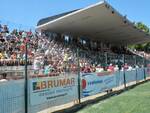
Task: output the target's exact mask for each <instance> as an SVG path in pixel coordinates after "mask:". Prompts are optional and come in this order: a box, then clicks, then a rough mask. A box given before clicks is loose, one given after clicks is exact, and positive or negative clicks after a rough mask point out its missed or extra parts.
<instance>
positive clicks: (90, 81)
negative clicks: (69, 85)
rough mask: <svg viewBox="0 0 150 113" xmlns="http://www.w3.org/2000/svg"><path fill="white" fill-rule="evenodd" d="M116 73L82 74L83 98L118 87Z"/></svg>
mask: <svg viewBox="0 0 150 113" xmlns="http://www.w3.org/2000/svg"><path fill="white" fill-rule="evenodd" d="M116 85H117V82H116V75H115V73H82V97H86V96H90V95H95V94H97V93H99V92H102V91H104V90H107V89H111V88H113V87H116Z"/></svg>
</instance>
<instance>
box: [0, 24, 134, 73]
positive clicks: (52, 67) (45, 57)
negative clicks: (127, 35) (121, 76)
mask: <svg viewBox="0 0 150 113" xmlns="http://www.w3.org/2000/svg"><path fill="white" fill-rule="evenodd" d="M26 43H27V47H28V50H27V52H28V65H32V70H34V75H35V76H37V75H39V76H58V75H61V74H62V75H63V74H66V72H67V73H77V71H78V65H79V66H80V71H81V72H83V73H90V72H103V71H112V72H113V71H117V70H119V69H120V70H121V69H123V68H125V69H130V68H131V66H127V64H126V65H124V66H123V64H122V63H119V64H117V63H118V62H116V64H115V63H114V64H112V63H110V64H109V65H106V64H105V62H104V59H105V58H103V59H102V58H100V55H99V53H100V52H101V51H100V49H98V48H92V47H91V46H86V45H85V44H82V43H80V41H79V40H78V39H74V38H70V39H69V38H68V37H67V38H66V37H65V36H61V35H56V34H52V35H46V34H45V33H38V32H35V33H32V31H31V30H30V31H28V32H27V31H23V30H19V31H18V30H17V29H14V30H13V31H12V32H10V31H9V28H8V27H7V25H0V66H21V65H22V66H23V65H25V48H26V47H25V46H26ZM77 48H79V55H78V54H77V51H76V50H77ZM111 49H112V50H111ZM110 51H121V53H123V52H126V50H125V48H123V47H121V48H120V49H119V50H118V49H115V48H110V49H109V52H110ZM121 53H120V54H121ZM103 57H105V56H103ZM78 60H79V62H78ZM78 63H79V64H78ZM34 75H33V76H34Z"/></svg>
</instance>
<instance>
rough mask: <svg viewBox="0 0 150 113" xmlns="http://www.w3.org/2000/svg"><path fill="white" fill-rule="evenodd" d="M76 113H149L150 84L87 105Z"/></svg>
mask: <svg viewBox="0 0 150 113" xmlns="http://www.w3.org/2000/svg"><path fill="white" fill-rule="evenodd" d="M77 113H150V82H148V83H145V84H142V85H139V86H137V87H135V88H134V89H131V90H129V91H126V92H124V93H122V94H120V95H117V96H113V97H111V98H109V99H106V100H104V101H100V102H99V103H97V104H93V105H89V106H87V107H85V108H83V109H81V110H80V111H78V112H77Z"/></svg>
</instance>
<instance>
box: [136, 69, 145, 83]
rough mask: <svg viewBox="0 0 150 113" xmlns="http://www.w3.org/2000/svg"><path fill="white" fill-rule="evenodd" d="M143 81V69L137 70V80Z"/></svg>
mask: <svg viewBox="0 0 150 113" xmlns="http://www.w3.org/2000/svg"><path fill="white" fill-rule="evenodd" d="M143 79H144V68H138V69H137V80H138V81H140V80H143Z"/></svg>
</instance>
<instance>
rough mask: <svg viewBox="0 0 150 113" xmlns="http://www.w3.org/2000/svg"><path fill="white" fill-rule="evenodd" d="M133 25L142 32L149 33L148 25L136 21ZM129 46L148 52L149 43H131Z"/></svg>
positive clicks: (149, 49) (149, 48)
mask: <svg viewBox="0 0 150 113" xmlns="http://www.w3.org/2000/svg"><path fill="white" fill-rule="evenodd" d="M135 26H136V27H137V28H138V29H140V30H142V31H143V32H145V33H148V34H150V29H149V27H148V26H146V25H145V24H143V23H142V22H138V23H136V24H135ZM129 48H132V49H136V50H140V51H146V52H150V42H149V43H145V44H136V45H131V46H129Z"/></svg>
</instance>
